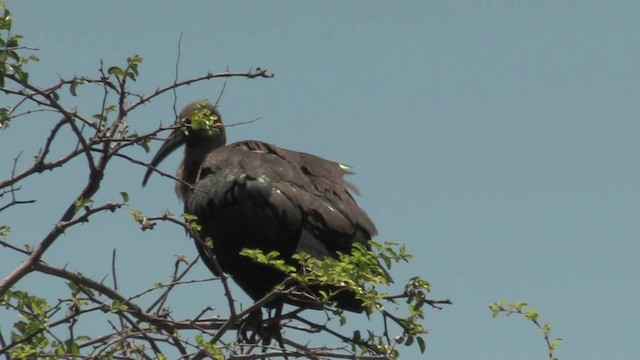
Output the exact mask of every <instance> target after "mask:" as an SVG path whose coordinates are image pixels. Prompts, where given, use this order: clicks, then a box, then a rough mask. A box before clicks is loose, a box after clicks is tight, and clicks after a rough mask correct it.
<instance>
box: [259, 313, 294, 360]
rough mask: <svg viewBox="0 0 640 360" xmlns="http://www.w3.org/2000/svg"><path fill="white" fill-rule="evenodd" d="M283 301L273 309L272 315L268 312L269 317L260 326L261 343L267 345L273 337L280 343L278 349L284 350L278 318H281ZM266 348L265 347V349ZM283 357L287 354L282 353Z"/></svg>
mask: <svg viewBox="0 0 640 360" xmlns="http://www.w3.org/2000/svg"><path fill="white" fill-rule="evenodd" d="M283 307H284V303H280V304H279V305H278V306H277V307H276V310H275V314H274V316H271V314H269V319H267V320H266V321H265V324H264V326H263V327H261V334H260V335H261V337H262V345H263V346H267V345H269V344H270V343H271V340H272V339H275V340H276V341H277V342H278V345H280V349H282V350H283V351H284V341H283V340H282V327H281V326H280V320H281V318H282V308H283ZM265 350H266V349H265ZM284 358H285V359H288V357H287V355H286V354H285V355H284Z"/></svg>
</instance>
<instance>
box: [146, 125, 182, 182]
mask: <svg viewBox="0 0 640 360" xmlns="http://www.w3.org/2000/svg"><path fill="white" fill-rule="evenodd" d="M184 143H185V135H184V132H183V131H182V129H175V130H174V131H173V133H171V136H169V138H168V139H167V140H166V141H165V142H164V144H162V146H161V147H160V149H158V152H157V153H156V156H154V157H153V159H152V160H151V163H149V167H148V168H147V172H146V173H145V174H144V179H142V186H145V185H146V184H147V180H149V177H150V176H151V174H152V173H153V171H154V170H155V168H156V167H157V166H158V164H160V162H162V160H164V158H166V157H167V156H169V154H171V153H172V152H173V151H174V150H175V149H177V148H179V147H180V146H181V145H183V144H184Z"/></svg>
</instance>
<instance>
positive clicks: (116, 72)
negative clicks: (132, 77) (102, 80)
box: [107, 66, 125, 76]
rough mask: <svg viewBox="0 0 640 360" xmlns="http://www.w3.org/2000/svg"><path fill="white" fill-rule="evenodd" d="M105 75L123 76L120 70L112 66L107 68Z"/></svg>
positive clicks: (122, 71)
mask: <svg viewBox="0 0 640 360" xmlns="http://www.w3.org/2000/svg"><path fill="white" fill-rule="evenodd" d="M107 73H109V75H115V76H124V75H125V73H124V70H122V69H120V68H119V67H117V66H112V67H110V68H109V70H107Z"/></svg>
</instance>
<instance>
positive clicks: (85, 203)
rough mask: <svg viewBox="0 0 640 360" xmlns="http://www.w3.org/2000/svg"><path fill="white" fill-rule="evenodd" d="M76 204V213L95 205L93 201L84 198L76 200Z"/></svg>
mask: <svg viewBox="0 0 640 360" xmlns="http://www.w3.org/2000/svg"><path fill="white" fill-rule="evenodd" d="M74 204H75V207H76V208H75V210H76V212H78V211H80V209H82V208H83V207H85V206H89V205H91V204H93V200H91V199H84V198H80V199H78V200H76V201H75V202H74Z"/></svg>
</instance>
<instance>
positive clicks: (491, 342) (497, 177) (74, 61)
mask: <svg viewBox="0 0 640 360" xmlns="http://www.w3.org/2000/svg"><path fill="white" fill-rule="evenodd" d="M6 2H7V7H8V8H9V9H11V11H12V12H13V13H14V18H15V20H14V31H15V32H17V33H21V34H23V35H24V36H25V39H24V40H23V44H25V45H30V46H34V47H37V48H39V49H40V50H39V51H38V55H39V56H40V58H41V59H42V60H41V62H40V63H37V64H33V65H32V66H31V67H30V69H31V77H32V79H33V80H34V81H36V82H41V83H52V82H55V81H56V80H57V79H58V76H63V77H71V76H73V75H75V74H78V75H85V74H86V75H95V74H96V70H97V68H98V65H99V61H100V60H103V61H104V62H105V64H109V65H111V64H123V63H124V60H125V59H126V58H127V57H129V56H131V55H133V54H136V53H137V54H140V55H141V56H142V57H143V58H144V59H145V62H144V63H143V65H142V67H141V77H140V81H138V82H137V83H136V84H135V85H134V89H135V90H137V91H140V92H146V93H149V92H152V91H153V90H154V89H155V88H156V87H158V86H161V85H166V84H169V83H170V82H172V80H173V78H174V68H175V59H176V52H177V50H176V49H177V41H178V38H179V37H180V34H182V36H183V39H182V54H181V56H182V57H181V63H180V75H179V77H180V78H186V77H192V76H195V75H199V74H202V73H205V72H207V71H212V72H218V71H223V70H225V69H227V68H229V69H230V70H233V71H245V70H248V69H249V68H251V67H256V66H259V67H262V68H266V69H269V70H270V71H271V72H273V73H275V78H273V79H268V80H261V79H256V80H246V79H231V80H229V81H228V82H227V86H226V89H225V93H224V95H223V97H222V100H221V102H220V110H221V113H222V116H223V119H225V120H226V121H227V122H228V123H234V122H239V121H246V120H251V119H255V118H257V117H260V118H261V120H260V121H258V122H256V123H253V124H251V125H246V126H238V127H233V128H230V129H229V131H228V137H229V139H230V140H231V141H236V140H242V139H259V140H263V141H267V142H271V143H275V144H277V145H280V146H282V147H287V148H290V149H295V150H301V151H305V152H310V153H314V154H318V155H321V156H324V157H327V158H330V159H334V160H338V161H341V162H344V163H348V164H350V165H352V166H354V167H355V171H356V173H357V174H356V175H355V176H353V177H352V179H351V180H352V181H353V182H355V183H356V184H357V185H358V187H359V188H360V190H361V192H362V197H360V198H359V203H360V204H361V205H362V207H363V208H365V209H366V210H367V211H368V213H369V214H370V215H371V217H372V219H373V220H374V221H375V223H376V224H377V226H378V229H379V231H380V234H379V236H378V237H377V239H378V240H381V241H384V240H388V241H396V242H403V243H405V244H406V245H407V248H408V250H409V251H410V252H412V253H413V254H414V255H415V260H414V261H413V262H412V263H410V264H408V265H403V266H399V267H397V268H394V269H392V274H393V276H394V278H395V279H396V280H397V282H402V281H403V280H406V279H408V278H409V277H411V276H413V275H415V274H419V275H420V276H422V277H424V278H426V279H428V280H429V281H430V282H431V283H432V285H433V286H434V292H433V294H432V296H433V297H434V298H451V299H452V300H453V302H454V305H453V306H450V307H448V308H446V309H444V310H442V311H429V312H428V314H427V320H426V325H427V326H428V327H429V328H430V334H429V335H428V337H427V342H428V349H427V357H428V358H430V359H437V360H440V359H514V358H517V359H541V358H545V356H546V355H545V347H544V343H543V340H542V337H541V336H540V334H539V332H538V331H537V330H536V329H535V328H534V327H533V326H532V325H531V324H529V323H526V322H525V321H523V320H519V319H515V318H507V319H499V320H495V319H492V318H491V315H490V313H489V312H488V310H487V304H488V303H490V302H492V301H495V300H499V299H503V298H504V299H509V300H514V301H515V300H524V301H527V302H529V303H531V304H532V305H533V306H535V307H537V308H539V309H540V311H541V313H542V320H543V321H552V323H553V335H555V336H560V337H563V338H564V339H565V341H564V342H563V343H562V345H561V346H560V349H559V350H558V352H557V355H558V356H559V357H560V358H561V359H563V358H564V359H603V358H606V359H628V358H632V357H635V356H637V354H639V353H640V342H639V341H638V340H639V338H638V331H637V324H638V322H639V321H640V316H638V315H637V313H636V312H635V311H634V309H635V307H636V305H637V304H636V303H637V299H638V298H639V296H640V284H639V283H638V279H637V277H636V276H637V274H638V273H640V245H638V236H639V235H640V226H639V225H638V224H640V221H638V215H639V214H640V205H639V204H640V190H639V189H640V187H639V184H640V162H639V161H638V154H640V145H639V142H638V136H639V134H640V119H638V114H639V113H640V112H639V110H640V101H638V94H639V90H640V71H639V70H638V69H639V65H638V64H640V61H639V60H640V22H638V19H639V18H640V3H638V2H634V1H617V2H603V1H602V2H601V1H564V2H555V1H522V2H512V1H477V2H471V1H406V2H383V1H353V2H337V1H336V2H313V3H312V2H293V1H281V2H221V1H215V2H205V1H193V2H188V3H187V2H185V3H184V5H181V6H180V7H177V6H176V2H167V1H157V2H150V1H140V2H126V1H111V2H101V3H98V2H83V1H64V2H36V1H6ZM222 84H223V82H221V81H211V82H207V83H201V84H198V85H195V86H191V87H188V88H183V89H181V90H180V91H179V92H178V105H179V106H181V105H183V104H186V103H188V102H191V101H193V100H196V99H202V98H209V99H212V100H215V99H216V98H217V96H218V94H219V92H220V89H221V88H222ZM84 94H85V95H91V93H90V92H89V90H87V92H86V93H84ZM96 95H97V96H99V94H97V93H96ZM87 98H88V99H89V100H86V101H84V102H80V103H75V104H74V103H69V106H72V105H75V106H77V107H78V109H79V110H80V111H84V112H86V113H89V114H91V113H95V112H98V110H97V109H98V108H97V104H98V100H96V99H99V98H96V97H95V96H94V97H93V98H92V97H91V96H85V97H84V99H87ZM91 99H93V100H91ZM69 100H70V101H72V100H74V99H69ZM4 101H5V100H3V99H2V98H1V97H0V103H2V104H3V105H4ZM172 102H173V99H172V98H171V97H170V96H167V97H164V98H162V99H160V100H159V101H158V102H156V103H152V104H149V105H145V107H144V108H142V109H141V110H140V111H139V112H137V113H136V117H137V118H135V119H132V118H130V119H129V121H130V123H132V124H134V125H135V126H138V127H139V129H151V128H153V127H155V126H157V125H158V124H159V123H160V122H161V121H162V122H163V123H165V124H167V123H170V122H171V121H173V112H172V110H171V105H172ZM34 119H35V120H29V119H27V118H24V120H23V121H21V122H20V123H18V122H15V123H13V124H12V127H11V128H10V129H9V130H8V131H4V132H1V133H0V166H2V173H3V174H8V172H9V171H10V167H11V162H12V159H13V158H14V157H15V156H16V155H17V153H18V152H19V151H20V150H24V152H25V153H24V154H23V156H22V158H21V159H22V161H23V162H22V163H21V164H20V165H21V166H23V167H24V166H27V164H28V162H29V161H30V159H31V156H32V155H33V154H35V152H36V151H37V148H38V146H39V144H41V143H42V141H43V140H44V139H45V137H46V134H47V129H49V126H51V124H53V122H54V121H56V119H51V118H46V117H42V118H34ZM58 146H59V150H60V153H62V151H63V150H65V149H66V147H65V144H59V145H58ZM154 146H157V145H154ZM139 155H140V156H141V157H142V158H143V159H147V160H149V159H150V158H151V154H148V155H147V154H144V153H142V152H141V153H140V154H139ZM178 161H179V155H178V154H176V155H174V156H172V157H171V158H170V159H169V160H168V161H165V162H164V163H163V165H162V166H163V168H164V169H166V170H168V171H173V169H174V168H175V167H176V166H177V163H178ZM82 170H83V164H82V163H74V164H71V166H70V167H69V170H68V172H52V173H45V174H43V175H41V176H40V177H39V178H38V179H34V180H33V181H29V182H25V184H24V185H23V188H24V190H23V193H24V194H25V196H26V195H27V194H28V195H30V196H32V197H35V198H38V199H41V200H40V202H39V203H37V205H36V206H37V208H36V207H31V208H30V207H28V206H24V207H22V208H16V209H15V210H12V211H9V212H6V214H5V213H3V214H2V218H0V223H1V224H5V223H8V224H11V225H12V226H13V231H12V235H11V239H12V241H15V242H16V243H23V242H27V243H34V242H36V241H37V240H38V239H39V238H41V237H42V236H43V235H44V234H46V232H48V229H49V228H50V227H51V226H52V224H54V223H55V221H56V220H57V217H58V216H59V215H60V212H61V209H62V208H63V206H66V205H65V204H67V203H68V202H69V201H71V199H72V198H73V196H75V194H76V190H75V188H74V184H79V183H81V179H76V178H75V177H74V174H76V175H75V176H77V174H80V173H81V171H82ZM74 171H75V172H74ZM143 173H144V169H143V168H141V167H135V166H132V165H128V164H117V165H114V166H113V168H112V173H111V174H110V176H109V177H108V178H107V180H106V183H105V185H104V188H103V194H104V195H102V196H103V198H101V199H98V200H109V199H114V200H118V198H119V195H118V193H119V192H120V191H127V192H128V193H129V194H130V195H131V199H132V200H131V202H132V205H131V206H132V207H135V208H138V209H141V210H143V211H145V212H150V213H159V212H160V211H162V210H164V209H170V210H171V211H173V212H174V213H180V212H181V205H180V204H179V203H178V201H177V199H176V197H175V195H174V193H173V184H172V183H171V181H169V180H167V179H163V178H160V177H153V178H152V179H151V181H150V184H149V186H147V187H146V188H144V189H142V188H141V187H140V181H141V179H142V176H143ZM5 177H6V175H5V176H2V178H5ZM61 204H63V205H61ZM34 212H37V214H38V217H37V221H36V222H35V223H34V222H33V220H28V219H27V218H26V216H27V215H30V214H31V215H32V214H33V213H34ZM114 248H116V249H118V262H119V265H120V269H121V272H122V273H124V274H127V275H126V276H124V279H123V280H122V287H123V288H122V289H123V291H124V292H126V291H130V292H134V291H135V290H136V289H137V290H139V289H140V288H141V287H144V286H147V285H149V284H152V283H153V282H156V281H162V280H164V279H166V276H168V274H169V271H170V270H169V269H170V267H171V266H172V265H171V264H172V262H173V259H174V258H173V255H174V254H178V253H180V254H187V255H188V256H195V250H194V249H193V247H192V243H191V241H190V240H188V239H186V237H185V236H184V234H183V233H182V232H181V231H180V230H179V229H173V228H171V227H169V226H164V227H162V228H161V229H160V230H156V231H154V232H146V233H141V232H140V231H138V230H137V228H136V225H135V224H134V223H133V222H132V221H131V220H130V217H129V215H128V214H126V213H125V212H123V213H122V214H120V215H118V214H116V215H103V216H102V217H100V218H99V219H96V220H95V221H92V222H91V223H90V224H87V225H83V226H82V228H79V229H75V230H73V231H70V232H69V233H67V234H66V235H65V236H64V238H63V239H61V241H60V242H59V243H58V244H56V246H55V247H54V248H53V249H52V250H51V252H50V253H49V254H48V255H47V256H46V258H47V260H48V261H50V262H51V263H53V264H56V265H63V264H67V266H68V268H71V269H78V270H80V271H82V272H83V273H85V274H88V273H89V274H92V275H93V276H95V278H97V279H100V278H102V277H103V276H105V275H107V274H108V273H109V271H110V260H111V251H112V250H113V249H114ZM0 259H1V261H0V270H1V273H2V274H6V273H7V271H9V269H10V268H11V267H12V266H15V264H16V263H17V262H18V261H19V259H18V258H16V257H11V255H9V253H8V252H7V251H2V252H0ZM198 275H200V276H202V277H204V276H206V275H207V272H206V269H204V267H203V266H199V269H198V270H197V273H196V275H194V276H196V277H197V276H198ZM25 284H33V285H34V286H37V285H39V284H40V285H41V284H46V280H44V279H39V278H38V277H37V276H34V277H31V278H28V279H27V282H25ZM217 286H218V285H217V284H214V285H208V287H204V288H201V289H199V290H198V295H202V294H207V292H208V291H210V293H211V296H210V298H209V297H208V296H207V297H206V299H200V300H203V301H204V303H203V304H208V303H212V304H214V305H216V304H217V306H224V303H223V302H221V300H222V297H221V295H220V294H219V293H218V292H220V291H221V290H220V289H219V288H218V287H217ZM187 297H193V296H192V295H191V296H187ZM199 297H204V296H199ZM187 300H192V299H185V300H184V301H187ZM180 304H181V303H180V302H179V301H178V302H177V303H176V304H174V305H173V307H174V310H176V311H180V309H179V307H180ZM194 306H196V305H194ZM185 313H189V312H185ZM411 355H412V353H407V354H406V356H405V357H404V358H410V357H411Z"/></svg>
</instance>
